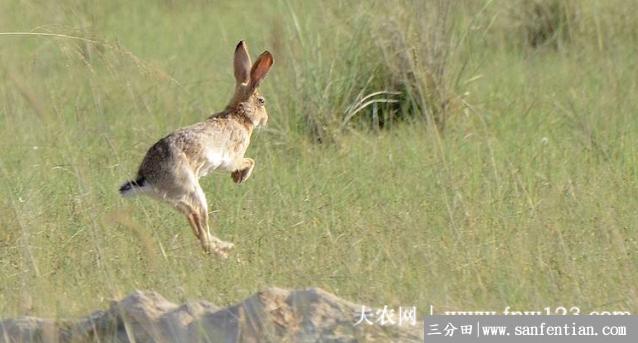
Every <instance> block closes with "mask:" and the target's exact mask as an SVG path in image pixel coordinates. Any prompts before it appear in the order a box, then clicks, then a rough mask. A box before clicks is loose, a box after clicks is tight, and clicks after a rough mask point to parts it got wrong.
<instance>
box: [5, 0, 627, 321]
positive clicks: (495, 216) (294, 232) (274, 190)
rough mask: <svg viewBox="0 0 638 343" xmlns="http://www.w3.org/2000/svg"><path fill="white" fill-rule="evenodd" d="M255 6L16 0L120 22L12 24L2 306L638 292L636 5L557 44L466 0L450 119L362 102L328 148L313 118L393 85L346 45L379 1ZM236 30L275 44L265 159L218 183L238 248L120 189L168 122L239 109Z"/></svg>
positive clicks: (210, 183) (452, 61)
mask: <svg viewBox="0 0 638 343" xmlns="http://www.w3.org/2000/svg"><path fill="white" fill-rule="evenodd" d="M248 3H249V2H247V1H246V2H236V4H234V5H220V4H208V3H206V2H197V1H194V2H192V3H191V4H190V5H187V6H182V5H178V4H177V2H171V1H158V2H153V3H151V2H150V1H149V2H147V3H146V2H133V4H130V3H128V2H123V1H122V2H120V1H113V2H100V3H99V4H92V5H90V6H89V5H83V4H82V2H79V1H77V2H76V1H70V0H69V1H62V2H59V3H58V2H56V3H55V4H53V3H51V4H43V3H40V2H37V1H22V2H12V1H9V2H2V3H0V32H5V33H6V32H28V31H37V32H49V33H59V34H65V35H69V36H77V37H83V38H86V39H91V40H97V41H99V42H101V43H93V42H88V41H83V40H77V39H72V38H61V37H42V36H25V35H0V149H1V152H2V153H1V155H0V192H1V193H0V194H2V195H3V196H2V197H1V198H0V270H1V271H2V273H0V313H2V315H3V316H9V315H18V314H37V315H48V316H69V315H77V314H82V313H85V312H87V311H90V310H92V309H94V308H96V307H105V306H108V302H109V300H110V299H112V298H113V297H119V296H121V295H124V294H126V293H128V292H130V291H131V290H133V289H136V288H141V289H154V290H157V291H159V292H160V293H162V294H164V295H165V296H167V297H168V298H169V299H172V300H175V301H178V300H183V299H186V298H205V299H208V300H211V301H213V302H215V303H217V304H219V305H224V304H229V303H233V302H236V301H238V300H241V299H242V298H243V297H245V296H247V295H250V294H252V293H253V292H255V291H256V290H258V289H261V288H264V287H268V286H279V287H291V288H293V287H295V288H296V287H310V286H318V287H322V288H324V289H327V290H328V291H331V292H334V293H337V294H338V295H340V296H342V297H345V298H349V299H352V300H355V301H358V302H365V303H368V304H371V305H384V304H387V305H391V306H394V307H398V306H407V305H417V306H418V308H419V309H420V312H425V311H427V310H428V306H429V305H430V304H432V305H434V306H435V307H436V308H437V309H440V310H443V309H456V310H472V309H483V310H487V309H494V310H500V309H502V308H504V307H505V306H511V307H513V308H515V309H521V310H534V309H541V308H543V307H545V306H552V307H555V306H567V307H569V306H579V307H580V308H581V309H582V311H583V312H588V311H592V310H628V311H632V312H636V311H638V287H637V285H638V256H637V255H636V252H637V251H638V234H637V231H636V230H637V228H638V211H637V210H636V209H637V208H638V148H637V147H638V119H637V118H638V117H637V116H636V114H637V113H638V101H636V99H635V95H636V94H638V81H637V78H636V75H638V64H637V63H636V58H635V56H636V53H637V51H636V50H637V48H636V47H637V46H638V44H637V40H638V38H637V37H638V35H637V34H636V33H637V32H638V29H637V28H636V24H635V18H633V19H632V18H631V13H633V14H634V15H635V13H637V12H636V11H633V12H632V11H620V12H622V13H624V16H618V17H615V16H614V13H618V11H619V10H618V8H620V6H621V5H622V6H624V4H625V2H620V3H614V2H610V3H607V4H606V5H605V6H604V8H602V10H601V8H599V7H601V6H602V2H596V1H589V2H581V4H582V5H581V6H582V8H581V9H580V12H578V18H581V19H582V18H584V19H582V20H583V22H578V23H576V24H574V27H575V30H574V31H570V33H569V34H570V35H572V36H573V37H571V38H569V40H567V39H568V38H561V39H565V40H567V41H560V44H548V46H544V47H529V46H525V45H524V44H518V43H516V42H519V41H518V40H517V39H518V36H517V35H516V33H515V32H516V31H515V30H514V29H512V27H519V28H520V25H519V26H516V22H513V23H509V22H508V19H507V18H509V17H510V16H511V15H512V13H511V9H508V2H498V1H493V2H488V3H485V4H483V3H479V2H469V3H467V7H466V8H465V9H463V10H459V11H458V12H454V15H453V16H452V17H453V19H454V20H456V21H454V23H455V24H454V28H453V30H456V31H455V32H457V33H458V36H455V37H459V36H461V37H462V36H463V35H464V33H466V35H465V36H466V40H459V41H458V42H460V43H459V45H460V46H461V48H459V49H457V50H454V51H453V52H454V53H453V54H451V55H450V56H449V68H450V70H452V71H454V73H452V72H451V73H450V74H451V76H456V75H458V76H459V79H458V80H457V81H456V82H450V83H449V84H450V87H451V89H452V90H453V91H454V92H456V93H457V94H459V96H458V98H457V104H458V106H456V107H454V109H453V110H450V111H449V113H447V114H446V115H447V116H449V117H448V119H447V121H446V126H445V129H444V130H443V131H438V130H436V128H435V127H434V126H433V125H430V124H428V121H427V120H426V121H424V120H421V119H419V118H418V117H415V118H413V119H408V120H406V121H404V122H401V123H396V124H394V125H391V128H389V129H384V130H381V131H380V132H377V131H375V130H371V129H369V128H368V127H367V126H365V125H364V124H363V122H364V121H359V122H353V123H352V124H353V125H351V126H350V127H352V128H353V129H347V130H345V131H343V132H342V131H334V130H333V131H331V132H332V133H331V134H333V135H335V136H336V137H337V139H336V141H335V142H332V143H326V144H316V143H314V140H313V138H312V137H311V134H312V130H309V129H308V128H307V127H306V126H305V125H309V124H308V120H307V119H308V118H309V117H310V118H311V119H312V118H314V117H313V116H328V117H330V116H334V115H341V114H343V112H344V108H345V107H346V106H347V105H349V104H351V103H353V102H355V100H356V96H357V95H358V94H359V93H360V92H362V90H361V88H365V89H366V92H367V93H370V92H372V91H376V90H382V89H381V87H385V86H387V85H383V84H382V83H381V82H380V81H377V80H376V79H374V80H373V81H370V82H367V81H366V80H368V79H369V78H368V76H367V75H368V72H371V71H372V72H374V71H378V72H379V73H381V70H380V69H378V68H377V67H375V64H374V63H373V61H370V60H369V59H370V57H369V56H376V57H377V58H378V57H379V56H380V54H378V51H379V50H374V49H372V48H371V47H370V45H366V44H369V43H370V42H369V41H366V40H365V39H362V40H355V41H349V39H352V38H353V37H354V38H358V39H359V38H362V36H361V35H362V34H364V33H365V32H363V33H362V32H359V30H357V29H356V28H355V26H349V24H348V23H350V21H349V20H350V19H347V18H351V17H348V15H347V14H348V13H351V14H352V16H353V17H352V21H353V22H356V23H359V24H360V23H368V24H370V23H372V24H374V23H376V22H378V21H383V19H382V18H383V16H381V15H380V12H378V11H381V4H377V5H378V6H366V9H365V10H363V9H362V8H358V7H356V6H354V5H348V4H344V3H341V2H337V1H335V2H330V3H329V4H327V5H324V6H325V7H322V8H321V11H320V9H319V8H317V5H313V4H312V2H307V3H305V2H292V3H289V2H286V1H280V2H277V3H274V4H271V5H259V7H257V8H254V7H250V6H251V5H249V4H248ZM630 3H631V6H634V7H636V4H634V3H633V2H630ZM483 5H486V6H485V9H484V10H483V12H480V11H481V8H483ZM252 6H255V5H252ZM400 6H403V8H404V9H408V10H409V9H410V6H411V4H410V3H409V2H401V3H400ZM605 11H606V12H605ZM594 12H595V13H603V14H600V16H593V17H588V13H589V15H591V13H594ZM477 13H479V14H477ZM605 13H607V16H605ZM519 19H520V18H519ZM589 19H591V20H592V22H594V23H597V24H596V25H597V26H596V25H593V26H589V25H586V23H585V21H586V20H589ZM508 23H509V24H508ZM631 23H633V24H631ZM508 25H510V26H508ZM579 25H580V26H579ZM631 25H633V26H631ZM399 29H401V27H399ZM406 30H407V28H406ZM512 32H514V33H512ZM363 38H365V37H363ZM240 39H246V40H247V41H248V44H249V47H250V50H251V52H252V54H253V55H254V56H255V55H256V54H257V53H258V52H260V51H262V50H264V49H271V50H272V51H273V54H274V55H275V59H276V62H275V66H274V69H273V71H272V73H271V75H269V77H268V78H267V80H266V81H265V82H264V85H263V93H264V94H265V96H266V98H267V101H268V106H269V107H268V108H269V113H270V117H271V119H270V122H269V123H270V126H269V128H267V129H266V130H262V131H261V132H258V133H257V134H256V135H255V137H254V141H253V143H252V145H251V147H250V149H249V153H248V156H249V157H253V158H254V159H255V160H256V162H257V167H256V169H255V172H254V174H253V177H252V179H251V180H250V181H249V182H247V183H246V184H244V185H241V186H236V185H235V184H233V183H232V182H231V180H230V178H229V177H228V176H227V175H221V174H220V175H213V176H212V177H208V178H206V179H205V180H203V186H204V189H205V191H206V193H207V195H208V197H209V203H210V204H211V208H212V210H213V214H212V219H213V221H214V225H213V227H214V230H215V232H216V233H217V234H218V235H219V236H220V237H221V238H222V239H224V240H230V241H232V242H234V243H235V244H236V251H235V252H234V254H233V256H232V258H231V259H229V260H228V261H221V260H218V259H216V258H213V257H207V256H204V255H203V254H202V253H201V251H200V248H199V246H198V244H197V242H196V240H195V238H194V237H193V235H192V233H191V231H190V229H189V227H188V225H187V223H186V220H185V219H184V218H182V217H181V215H179V214H177V213H176V212H174V211H173V210H171V209H170V208H169V207H167V206H165V205H163V204H159V203H156V202H154V201H152V200H150V199H146V198H138V199H134V200H132V201H131V200H124V199H121V198H120V197H119V195H118V194H117V188H118V187H119V185H120V184H121V183H122V182H123V181H125V180H127V179H129V178H130V177H132V176H133V174H134V172H135V170H136V168H137V164H138V163H139V162H140V161H141V158H142V157H143V154H144V153H145V151H146V149H147V147H148V146H150V145H151V144H152V143H154V142H155V140H157V139H158V138H159V137H161V136H162V135H164V134H166V133H168V132H170V131H171V130H173V129H175V128H177V127H180V126H184V125H187V124H190V123H193V122H196V121H198V120H201V119H202V118H204V117H206V116H207V115H208V114H209V113H212V112H214V111H217V110H220V109H222V108H223V106H224V105H225V101H227V100H228V98H229V96H230V93H231V91H232V71H231V69H230V66H231V56H232V50H233V47H234V44H236V42H237V41H238V40H240ZM368 49H369V50H368ZM377 49H379V47H377ZM460 70H463V72H460ZM452 74H453V75H452ZM362 75H363V76H362ZM353 80H354V81H353ZM361 80H363V81H361ZM360 81H361V82H362V83H361V84H359V83H357V82H360ZM359 86H360V87H359ZM375 87H379V88H376V89H375ZM361 114H362V115H364V113H363V112H362V113H361ZM322 118H323V117H322ZM319 123H323V124H325V123H328V124H329V123H330V120H328V121H321V120H320V121H319ZM315 124H316V123H315ZM309 132H310V133H309ZM335 132H336V133H335Z"/></svg>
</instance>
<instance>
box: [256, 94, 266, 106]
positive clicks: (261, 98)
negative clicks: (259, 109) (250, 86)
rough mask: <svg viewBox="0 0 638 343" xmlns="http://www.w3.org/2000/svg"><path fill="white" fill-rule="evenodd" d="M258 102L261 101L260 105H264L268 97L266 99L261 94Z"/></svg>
mask: <svg viewBox="0 0 638 343" xmlns="http://www.w3.org/2000/svg"><path fill="white" fill-rule="evenodd" d="M257 103H259V105H260V106H263V105H264V104H266V99H264V97H263V96H260V97H258V98H257Z"/></svg>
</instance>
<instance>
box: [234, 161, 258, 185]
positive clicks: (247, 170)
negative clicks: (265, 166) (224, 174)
mask: <svg viewBox="0 0 638 343" xmlns="http://www.w3.org/2000/svg"><path fill="white" fill-rule="evenodd" d="M253 168H255V160H253V159H252V158H244V159H243V160H242V161H241V165H240V167H239V168H238V169H237V170H235V171H234V172H232V173H231V174H230V177H231V178H232V179H233V181H235V183H242V182H244V181H246V180H248V178H249V177H250V175H251V174H252V173H253Z"/></svg>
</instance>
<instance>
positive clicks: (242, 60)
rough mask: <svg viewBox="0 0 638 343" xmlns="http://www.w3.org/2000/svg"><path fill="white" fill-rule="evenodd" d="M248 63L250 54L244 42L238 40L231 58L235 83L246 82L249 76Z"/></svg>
mask: <svg viewBox="0 0 638 343" xmlns="http://www.w3.org/2000/svg"><path fill="white" fill-rule="evenodd" d="M250 64H251V63H250V56H248V49H247V48H246V43H244V41H243V40H242V41H239V43H238V44H237V47H236V48H235V58H234V60H233V66H234V69H235V80H237V84H240V83H247V82H248V80H249V77H250V74H249V73H250Z"/></svg>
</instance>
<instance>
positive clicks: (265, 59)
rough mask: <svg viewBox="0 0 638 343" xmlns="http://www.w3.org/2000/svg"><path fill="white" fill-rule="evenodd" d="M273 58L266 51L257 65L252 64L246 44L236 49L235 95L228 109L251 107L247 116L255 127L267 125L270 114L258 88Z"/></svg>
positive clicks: (241, 42)
mask: <svg viewBox="0 0 638 343" xmlns="http://www.w3.org/2000/svg"><path fill="white" fill-rule="evenodd" d="M272 63H273V58H272V55H271V54H270V52H268V51H264V52H263V53H262V54H261V55H259V57H258V58H257V61H255V64H252V63H251V62H250V56H249V55H248V49H247V48H246V43H244V41H240V42H239V44H237V48H235V59H234V68H235V80H236V81H237V83H236V85H235V95H233V98H232V100H231V101H230V104H228V108H230V109H236V108H238V107H239V106H240V104H241V106H246V105H248V106H250V108H251V111H247V112H245V115H246V116H247V117H248V119H250V121H251V122H252V123H253V125H255V126H261V125H266V122H267V121H268V113H267V112H266V100H265V99H264V97H263V96H262V95H261V94H260V93H259V90H258V87H259V84H260V83H261V81H262V80H263V79H264V77H266V74H267V73H268V71H269V70H270V67H271V66H272Z"/></svg>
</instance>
